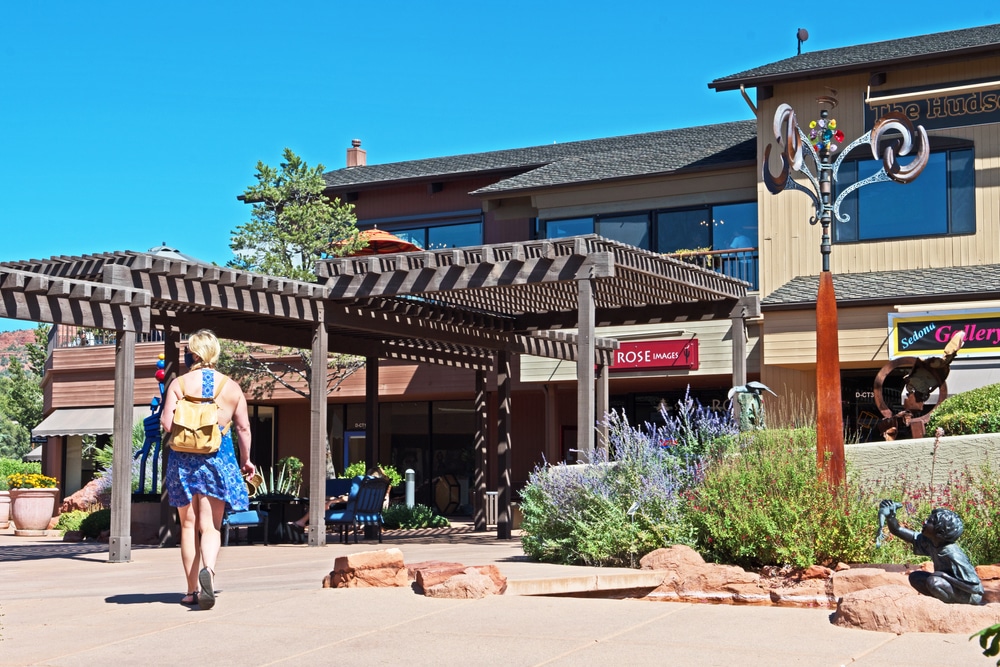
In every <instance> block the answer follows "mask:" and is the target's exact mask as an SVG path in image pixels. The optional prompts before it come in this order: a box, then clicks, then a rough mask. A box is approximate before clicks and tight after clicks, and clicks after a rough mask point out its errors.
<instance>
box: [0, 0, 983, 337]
mask: <svg viewBox="0 0 1000 667" xmlns="http://www.w3.org/2000/svg"><path fill="white" fill-rule="evenodd" d="M882 6H883V7H885V10H884V11H885V15H884V17H882V18H881V19H880V17H879V15H878V14H875V15H874V16H872V10H873V7H874V5H873V4H872V3H868V2H864V3H862V2H840V3H826V4H823V3H819V4H816V3H813V4H809V3H800V4H792V5H776V4H773V3H771V4H767V3H747V2H735V1H732V0H721V1H717V2H713V3H705V4H701V3H691V2H681V3H669V2H663V0H658V1H636V2H630V1H628V0H625V1H622V2H593V1H589V0H578V1H577V2H562V1H550V0H531V1H530V2H528V1H522V0H504V1H503V2H494V1H489V0H478V1H475V0H473V1H470V0H463V1H461V2H450V1H449V2H433V1H429V2H418V1H413V0H410V1H406V2H380V1H378V0H366V1H361V2H353V1H347V0H340V1H338V2H332V1H330V0H326V1H308V2H306V1H289V2H283V3H279V2H257V1H252V2H249V1H248V2H222V1H212V2H204V1H200V2H188V1H187V0H179V1H177V2H172V3H144V2H135V1H134V0H132V1H130V2H117V1H116V2H102V1H99V0H95V1H94V2H76V1H74V2H69V1H64V0H55V1H50V2H44V3H38V2H5V3H2V6H0V192H2V195H3V203H2V206H0V216H2V217H0V229H2V236H0V239H2V240H0V260H2V261H9V260H18V259H28V258H40V257H49V256H52V255H76V254H83V253H93V252H105V251H113V250H140V251H141V250H147V249H149V248H151V247H153V246H156V245H160V243H162V242H166V243H167V244H168V245H172V246H175V247H177V248H179V249H180V250H181V251H183V252H185V253H187V254H189V255H193V256H196V257H199V258H201V259H204V260H207V261H214V262H218V263H220V264H224V263H225V262H226V261H227V260H228V259H230V257H231V252H230V250H229V236H230V231H231V230H233V229H234V228H235V227H236V226H237V225H240V224H242V223H244V222H246V221H247V219H248V215H249V209H248V207H246V206H245V205H243V204H241V203H239V202H238V201H237V200H236V197H237V195H239V194H240V193H242V192H243V190H244V189H245V188H246V187H247V186H248V185H250V184H251V182H252V181H253V174H254V166H255V165H256V163H257V161H258V160H262V161H264V162H265V163H268V164H272V165H277V164H278V162H279V161H280V157H281V151H282V149H283V148H284V147H286V146H287V147H290V148H291V149H292V150H294V151H295V152H296V153H298V154H299V155H301V156H302V157H303V158H304V159H305V160H306V161H307V162H308V163H309V164H311V165H313V164H323V165H324V166H325V167H326V168H327V169H335V168H340V167H343V166H344V160H345V152H346V149H347V148H348V146H349V145H350V142H351V139H354V138H358V139H361V140H362V142H363V145H362V147H363V148H365V149H366V150H367V151H368V163H369V164H376V163H385V162H396V161H400V160H412V159H420V158H426V157H435V156H441V155H455V154H460V153H472V152H481V151H489V150H495V149H503V148H516V147H523V146H534V145H540V144H547V143H552V142H566V141H575V140H580V139H593V138H598V137H610V136H617V135H623V134H633V133H638V132H650V131H655V130H663V129H671V128H677V127H687V126H693V125H702V124H707V123H716V122H723V121H729V120H739V119H745V118H749V117H750V115H751V114H750V111H749V109H748V108H747V106H746V104H745V103H744V102H743V100H742V98H741V96H740V95H739V93H738V92H727V93H716V92H714V91H711V90H709V89H708V87H707V84H708V82H709V81H711V80H712V79H715V78H718V77H721V76H726V75H729V74H734V73H736V72H740V71H743V70H746V69H749V68H751V67H755V66H757V65H762V64H765V63H769V62H773V61H775V60H780V59H782V58H786V57H789V56H793V55H795V52H796V40H795V33H796V30H797V29H798V28H800V27H804V28H806V29H807V30H808V31H809V34H810V38H809V40H808V41H807V42H806V43H805V44H804V45H803V50H806V51H817V50H822V49H828V48H835V47H840V46H849V45H854V44H862V43H867V42H872V41H878V40H883V39H894V38H899V37H909V36H914V35H921V34H927V33H931V32H939V31H943V30H952V29H957V28H967V27H972V26H976V25H985V24H989V23H997V22H1000V9H997V8H996V6H992V5H990V4H989V3H984V2H982V0H977V1H976V2H969V1H966V0H953V1H951V2H948V3H946V4H941V3H939V2H937V3H932V2H928V1H926V0H917V1H916V2H908V3H905V4H904V5H892V4H890V3H888V2H885V3H882ZM893 6H895V7H897V12H896V13H895V14H891V13H889V8H890V7H893ZM33 327H34V324H33V323H31V322H14V321H10V320H0V330H10V329H21V328H33Z"/></svg>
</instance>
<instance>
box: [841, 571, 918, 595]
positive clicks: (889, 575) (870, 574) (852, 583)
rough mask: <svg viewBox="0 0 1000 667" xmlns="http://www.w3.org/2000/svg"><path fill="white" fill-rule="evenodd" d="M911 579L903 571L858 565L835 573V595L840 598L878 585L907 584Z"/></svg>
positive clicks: (907, 585)
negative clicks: (888, 570) (890, 570)
mask: <svg viewBox="0 0 1000 667" xmlns="http://www.w3.org/2000/svg"><path fill="white" fill-rule="evenodd" d="M909 585H910V580H909V579H908V578H907V576H906V575H905V574H903V573H901V572H886V571H885V570H882V569H879V568H875V567H858V568H851V569H850V570H842V571H840V572H834V573H833V589H832V592H833V597H834V598H839V597H843V596H844V595H847V594H848V593H853V592H855V591H861V590H865V589H869V588H876V587H878V586H906V587H909Z"/></svg>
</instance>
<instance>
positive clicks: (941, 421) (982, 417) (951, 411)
mask: <svg viewBox="0 0 1000 667" xmlns="http://www.w3.org/2000/svg"><path fill="white" fill-rule="evenodd" d="M939 427H940V428H943V429H944V432H945V435H976V434H979V433H1000V384H991V385H987V386H985V387H979V388H978V389H970V390H969V391H965V392H962V393H961V394H955V395H954V396H949V397H948V398H946V399H945V400H943V401H941V404H940V405H938V406H937V408H936V409H935V410H934V412H932V413H931V418H930V420H929V421H928V422H927V432H928V433H934V431H935V429H937V428H939Z"/></svg>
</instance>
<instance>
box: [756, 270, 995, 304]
mask: <svg viewBox="0 0 1000 667" xmlns="http://www.w3.org/2000/svg"><path fill="white" fill-rule="evenodd" d="M833 287H834V290H835V291H836V293H837V303H839V304H842V305H854V306H858V305H864V304H866V303H875V302H884V301H916V300H919V299H927V298H942V299H954V298H965V299H968V298H975V299H977V300H979V299H995V298H997V297H998V296H1000V264H985V265H980V266H949V267H942V268H937V269H907V270H897V271H873V272H871V273H842V274H836V273H835V274H833ZM818 288H819V276H799V277H797V278H792V279H791V280H789V281H788V282H787V283H785V284H784V285H782V286H781V287H779V288H778V289H776V290H775V291H773V292H771V293H770V294H768V295H767V297H765V298H764V299H762V300H761V307H762V308H765V309H784V308H792V307H801V306H809V307H812V305H813V304H815V303H816V290H817V289H818Z"/></svg>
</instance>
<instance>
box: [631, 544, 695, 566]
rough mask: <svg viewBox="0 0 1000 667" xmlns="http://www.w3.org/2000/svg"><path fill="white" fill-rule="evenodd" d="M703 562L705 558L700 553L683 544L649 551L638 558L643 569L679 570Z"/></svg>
mask: <svg viewBox="0 0 1000 667" xmlns="http://www.w3.org/2000/svg"><path fill="white" fill-rule="evenodd" d="M704 564H705V559H704V558H702V557H701V554H700V553H698V552H697V551H695V550H694V549H692V548H691V547H689V546H685V545H683V544H675V545H673V546H672V547H666V548H664V549H656V550H655V551H650V552H649V553H648V554H646V555H645V556H643V557H642V558H641V559H639V567H640V569H643V570H679V569H682V568H684V567H688V566H696V565H704Z"/></svg>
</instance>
